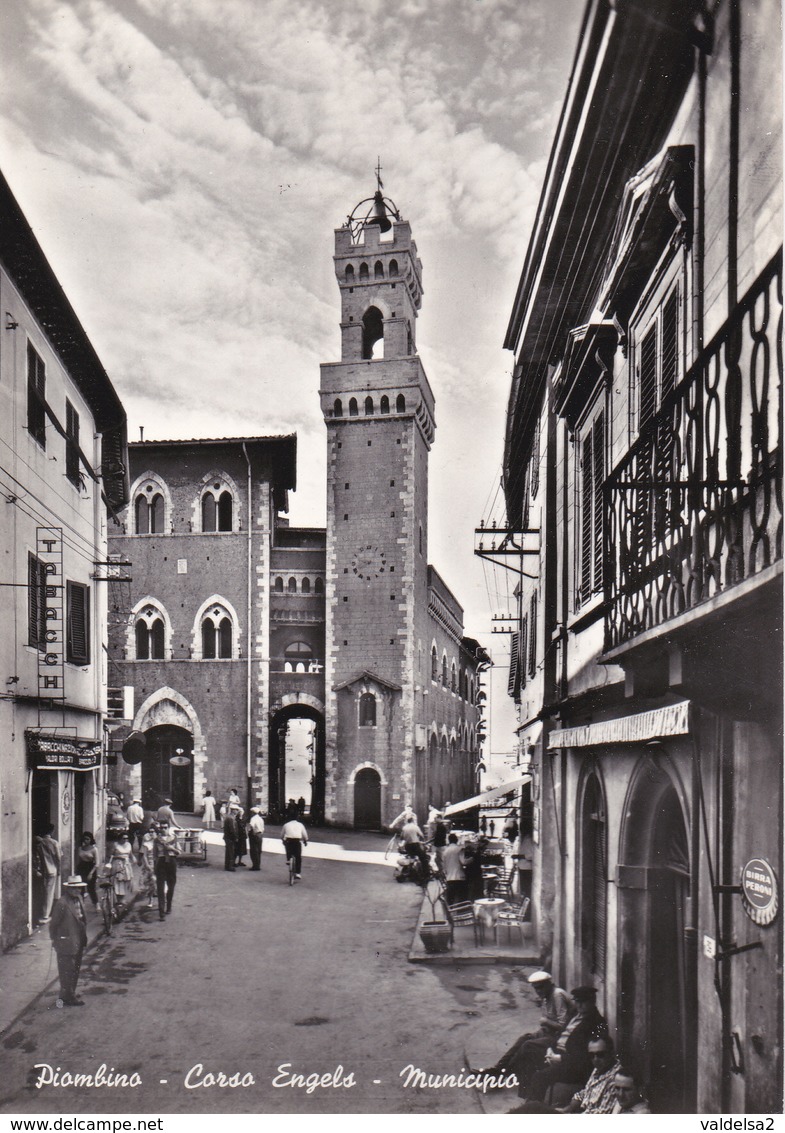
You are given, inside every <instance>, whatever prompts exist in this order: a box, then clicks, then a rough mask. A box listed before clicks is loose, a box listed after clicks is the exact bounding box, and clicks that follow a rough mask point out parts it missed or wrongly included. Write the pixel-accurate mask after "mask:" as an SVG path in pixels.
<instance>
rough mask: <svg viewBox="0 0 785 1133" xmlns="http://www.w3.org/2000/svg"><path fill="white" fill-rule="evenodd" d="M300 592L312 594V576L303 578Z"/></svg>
mask: <svg viewBox="0 0 785 1133" xmlns="http://www.w3.org/2000/svg"><path fill="white" fill-rule="evenodd" d="M300 593H301V594H310V593H311V580H310V578H304V579H303V580H302V583H301V584H300Z"/></svg>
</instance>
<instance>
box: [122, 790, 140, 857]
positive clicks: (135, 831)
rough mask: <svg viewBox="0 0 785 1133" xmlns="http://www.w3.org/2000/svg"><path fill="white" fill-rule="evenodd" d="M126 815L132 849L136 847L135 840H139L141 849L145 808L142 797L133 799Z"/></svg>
mask: <svg viewBox="0 0 785 1133" xmlns="http://www.w3.org/2000/svg"><path fill="white" fill-rule="evenodd" d="M125 817H126V818H127V820H128V841H129V842H130V843H131V849H133V848H134V842H136V841H138V842H139V849H140V850H141V848H142V837H143V835H144V810H143V809H142V800H141V799H134V800H133V802H132V803H131V805H130V806H129V808H128V810H127V811H126V812H125Z"/></svg>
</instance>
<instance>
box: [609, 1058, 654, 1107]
mask: <svg viewBox="0 0 785 1133" xmlns="http://www.w3.org/2000/svg"><path fill="white" fill-rule="evenodd" d="M613 1088H614V1091H615V1093H616V1101H615V1102H614V1105H613V1109H612V1110H611V1113H614V1114H616V1113H651V1110H650V1109H649V1103H648V1102H647V1101H646V1099H645V1098H644V1097H643V1095H642V1094H641V1088H640V1086H639V1085H638V1082H637V1081H636V1079H635V1076H634V1075H633V1074H631V1073H630V1071H629V1070H626V1069H625V1068H624V1067H623V1066H620V1067H619V1069H618V1070H617V1071H616V1075H615V1077H614V1079H613Z"/></svg>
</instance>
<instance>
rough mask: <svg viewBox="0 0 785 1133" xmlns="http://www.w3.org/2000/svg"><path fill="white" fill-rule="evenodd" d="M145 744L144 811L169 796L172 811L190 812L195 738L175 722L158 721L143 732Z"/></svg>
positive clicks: (191, 809) (143, 768) (154, 806)
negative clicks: (157, 723)
mask: <svg viewBox="0 0 785 1133" xmlns="http://www.w3.org/2000/svg"><path fill="white" fill-rule="evenodd" d="M145 744H146V747H145V754H144V756H143V758H142V806H143V807H144V808H145V809H146V810H157V809H158V807H159V806H161V804H162V803H163V801H164V799H171V800H172V809H173V810H176V811H182V812H184V813H186V814H192V813H193V810H194V761H193V745H194V740H193V736H192V735H191V733H190V732H187V731H186V730H185V728H180V727H178V726H177V725H176V724H161V725H159V726H158V727H155V728H150V729H149V731H147V732H145ZM172 760H174V761H175V762H174V763H172Z"/></svg>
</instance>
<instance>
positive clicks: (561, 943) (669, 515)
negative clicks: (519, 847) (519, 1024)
mask: <svg viewBox="0 0 785 1133" xmlns="http://www.w3.org/2000/svg"><path fill="white" fill-rule="evenodd" d="M776 17H777V13H776V11H774V10H773V8H772V6H771V5H770V4H768V3H766V2H765V0H753V2H752V3H749V4H744V5H741V4H740V3H738V2H737V0H731V2H729V3H720V4H717V5H714V6H713V7H712V9H711V10H710V11H709V10H707V9H705V8H702V7H700V6H698V5H692V4H688V3H683V2H678V3H675V2H669V0H660V2H658V3H653V4H650V5H646V6H645V7H644V6H640V5H633V4H627V3H623V4H622V3H616V4H610V3H607V2H606V0H592V2H591V3H589V4H588V6H587V10H586V16H585V20H584V24H583V28H582V31H581V37H580V42H579V44H578V48H577V52H576V57H575V63H574V67H573V73H572V76H571V79H570V85H569V91H568V95H567V98H566V101H565V104H564V108H563V111H562V116H561V120H560V124H559V128H558V133H557V136H556V139H555V142H554V146H553V150H552V153H551V159H550V163H549V166H548V172H547V175H546V180H545V184H544V187H543V191H542V196H541V199H540V205H539V209H538V213H537V217H536V221H535V226H534V229H533V232H532V235H531V240H530V245H529V250H528V253H527V257H526V261H525V263H524V267H523V272H522V275H521V281H520V285H519V288H518V292H517V295H516V298H515V302H514V306H513V310H512V315H511V319H510V324H509V329H508V335H507V341H506V345H507V347H508V348H509V349H511V350H513V351H514V352H515V356H516V365H515V369H514V377H513V385H512V388H511V393H510V402H509V414H508V427H507V436H506V451H505V490H506V503H507V513H508V520H509V525H510V528H511V529H515V530H516V531H519V530H523V529H526V530H528V531H529V532H530V533H531V535H530V537H531V538H532V539H533V540H534V541H535V542H536V546H537V551H538V554H537V556H536V557H535V558H534V559H527V566H526V571H527V573H529V574H530V575H533V576H534V577H531V578H522V582H521V586H520V608H519V614H518V623H519V624H518V638H517V644H518V651H517V655H516V672H515V673H511V692H512V693H513V695H514V696H515V697H516V700H517V701H518V704H519V719H520V728H519V732H520V740H521V745H522V746H523V747H525V748H526V749H527V750H531V752H532V774H533V783H532V788H533V790H532V801H533V808H534V818H535V822H534V825H535V838H536V854H535V878H534V896H535V901H534V909H535V918H536V925H537V932H538V939H539V942H540V946H541V948H542V950H543V954H544V955H545V956H546V957H547V961H548V963H549V964H552V965H553V968H554V970H555V972H556V973H557V974H558V977H559V979H560V981H561V982H563V983H565V984H567V983H568V982H572V983H592V984H594V985H595V986H597V987H598V989H599V992H600V1004H601V1007H602V1009H603V1011H604V1013H605V1014H606V1016H607V1017H608V1019H609V1022H610V1023H611V1024H612V1026H613V1028H614V1030H615V1031H616V1034H617V1038H618V1040H619V1043H620V1046H621V1049H622V1052H623V1055H624V1059H625V1061H628V1060H629V1061H631V1062H632V1063H633V1064H635V1065H636V1066H637V1069H638V1071H639V1072H640V1073H641V1074H642V1076H643V1078H644V1080H646V1081H647V1082H648V1084H649V1090H650V1096H651V1099H652V1102H653V1104H654V1107H655V1108H656V1109H657V1110H659V1111H665V1112H689V1111H693V1110H698V1111H701V1112H756V1113H759V1112H769V1111H771V1112H775V1111H777V1110H778V1109H779V1108H780V1107H781V1103H782V1096H781V1082H782V1062H781V1050H782V1012H781V987H780V976H779V973H780V971H781V964H782V929H781V917H780V916H779V915H778V911H777V906H778V901H779V894H778V886H779V880H778V879H779V878H780V877H781V856H780V855H781V813H782V759H781V715H782V714H781V686H782V667H781V623H782V603H781V573H782V506H781V499H782V497H781V481H782V448H781V431H780V430H781V404H782V402H781V398H782V348H781V342H782V210H781V176H782V169H781V155H780V138H781V133H782V122H781V94H780V89H779V83H780V73H781V61H780V52H779V48H778V44H777V39H778V37H777V35H776V34H772V28H773V27H774V25H775V24H776V23H777V19H776ZM532 563H536V566H534V567H533V566H532Z"/></svg>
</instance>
